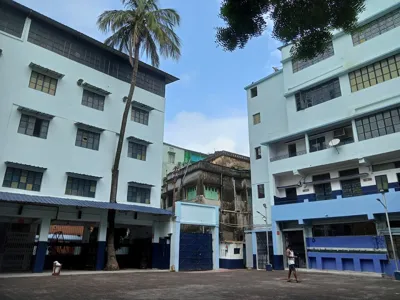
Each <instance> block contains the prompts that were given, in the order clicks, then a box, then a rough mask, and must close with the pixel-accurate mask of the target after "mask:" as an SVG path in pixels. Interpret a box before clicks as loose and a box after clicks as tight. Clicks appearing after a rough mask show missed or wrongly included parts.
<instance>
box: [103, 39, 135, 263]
mask: <svg viewBox="0 0 400 300" xmlns="http://www.w3.org/2000/svg"><path fill="white" fill-rule="evenodd" d="M139 48H140V44H139V43H136V44H135V53H134V57H133V60H134V62H133V71H132V80H131V86H130V88H129V94H128V99H127V100H126V103H125V110H124V114H123V115H122V121H121V129H120V131H119V137H118V145H117V151H116V152H115V158H114V165H113V168H112V174H111V192H110V203H116V202H117V190H118V177H119V162H120V160H121V153H122V146H123V143H124V139H125V129H126V123H127V122H128V116H129V111H130V109H131V104H132V98H133V92H134V91H135V86H136V79H137V73H138V68H139ZM115 214H116V212H115V210H109V211H108V230H107V265H106V270H107V271H115V270H119V265H118V261H117V257H116V254H115V246H114V237H115Z"/></svg>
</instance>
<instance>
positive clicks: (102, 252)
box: [96, 242, 106, 271]
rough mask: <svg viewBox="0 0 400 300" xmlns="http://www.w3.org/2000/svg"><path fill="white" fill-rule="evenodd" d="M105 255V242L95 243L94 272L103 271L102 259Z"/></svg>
mask: <svg viewBox="0 0 400 300" xmlns="http://www.w3.org/2000/svg"><path fill="white" fill-rule="evenodd" d="M105 254H106V242H97V255H96V270H98V271H100V270H103V269H104V257H105Z"/></svg>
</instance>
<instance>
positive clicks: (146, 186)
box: [128, 181, 154, 189]
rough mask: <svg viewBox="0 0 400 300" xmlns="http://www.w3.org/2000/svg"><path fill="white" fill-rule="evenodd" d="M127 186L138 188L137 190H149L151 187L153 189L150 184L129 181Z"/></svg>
mask: <svg viewBox="0 0 400 300" xmlns="http://www.w3.org/2000/svg"><path fill="white" fill-rule="evenodd" d="M128 185H129V186H134V187H138V188H146V189H151V188H152V187H154V185H152V184H147V183H141V182H136V181H130V182H128Z"/></svg>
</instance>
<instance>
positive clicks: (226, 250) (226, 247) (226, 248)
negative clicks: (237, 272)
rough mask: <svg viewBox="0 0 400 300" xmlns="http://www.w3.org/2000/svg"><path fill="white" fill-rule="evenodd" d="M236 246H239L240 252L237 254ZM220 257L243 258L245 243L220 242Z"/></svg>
mask: <svg viewBox="0 0 400 300" xmlns="http://www.w3.org/2000/svg"><path fill="white" fill-rule="evenodd" d="M235 248H239V249H240V250H239V254H235V251H234V250H235ZM219 258H222V259H243V243H228V242H225V243H220V244H219Z"/></svg>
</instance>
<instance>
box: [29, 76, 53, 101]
mask: <svg viewBox="0 0 400 300" xmlns="http://www.w3.org/2000/svg"><path fill="white" fill-rule="evenodd" d="M29 87H30V88H32V89H35V90H38V91H41V92H43V93H46V94H50V95H53V96H54V95H55V94H56V88H57V79H54V78H51V77H49V76H47V75H43V74H40V73H38V72H36V71H32V73H31V79H30V80H29Z"/></svg>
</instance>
